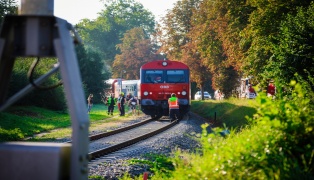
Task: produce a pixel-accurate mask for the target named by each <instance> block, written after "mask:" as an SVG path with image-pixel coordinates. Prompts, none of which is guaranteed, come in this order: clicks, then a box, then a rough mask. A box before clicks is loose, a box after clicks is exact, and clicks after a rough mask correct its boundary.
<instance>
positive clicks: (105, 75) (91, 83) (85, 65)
mask: <svg viewBox="0 0 314 180" xmlns="http://www.w3.org/2000/svg"><path fill="white" fill-rule="evenodd" d="M76 52H77V58H78V63H79V67H80V71H81V77H82V82H83V85H84V89H85V95H86V96H87V95H88V94H90V93H92V94H94V97H95V98H94V99H95V103H99V102H100V100H101V98H100V96H99V93H102V92H103V90H104V89H105V83H104V81H105V80H107V79H109V77H110V73H109V71H108V70H107V67H106V66H105V64H104V63H103V62H102V61H101V57H100V54H99V53H98V52H96V51H94V50H92V49H89V48H85V47H84V46H83V45H78V46H76Z"/></svg>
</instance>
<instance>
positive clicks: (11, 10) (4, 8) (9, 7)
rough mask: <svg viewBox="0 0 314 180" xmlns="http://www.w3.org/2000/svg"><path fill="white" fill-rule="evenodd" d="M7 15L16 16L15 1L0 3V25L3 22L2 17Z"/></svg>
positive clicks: (8, 0) (3, 0) (7, 0)
mask: <svg viewBox="0 0 314 180" xmlns="http://www.w3.org/2000/svg"><path fill="white" fill-rule="evenodd" d="M8 14H11V15H12V14H17V4H16V1H15V0H1V1H0V24H2V23H3V21H4V16H5V15H8Z"/></svg>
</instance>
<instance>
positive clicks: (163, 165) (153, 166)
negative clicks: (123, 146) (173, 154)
mask: <svg viewBox="0 0 314 180" xmlns="http://www.w3.org/2000/svg"><path fill="white" fill-rule="evenodd" d="M143 158H145V160H139V159H131V160H129V163H130V164H145V165H148V166H149V170H150V171H151V172H153V173H157V172H158V173H165V174H168V173H169V172H170V171H173V170H174V166H173V164H172V161H171V159H169V157H167V156H165V155H160V154H146V155H144V157H143Z"/></svg>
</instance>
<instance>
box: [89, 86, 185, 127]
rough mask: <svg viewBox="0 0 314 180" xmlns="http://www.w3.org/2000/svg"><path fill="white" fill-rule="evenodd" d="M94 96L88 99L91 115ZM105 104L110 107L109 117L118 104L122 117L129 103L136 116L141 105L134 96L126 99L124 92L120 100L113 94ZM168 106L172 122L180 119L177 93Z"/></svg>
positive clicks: (173, 95) (170, 99)
mask: <svg viewBox="0 0 314 180" xmlns="http://www.w3.org/2000/svg"><path fill="white" fill-rule="evenodd" d="M93 97H94V96H93V94H90V95H89V96H88V98H87V105H88V109H87V112H88V113H90V111H91V109H92V107H93ZM105 103H106V104H107V105H108V112H107V114H108V115H113V111H114V107H115V105H116V103H117V105H118V109H119V111H120V116H124V115H125V104H126V103H128V105H129V106H130V108H131V110H132V114H133V115H134V116H135V115H136V110H137V107H138V105H139V100H138V98H137V97H135V96H132V94H129V95H128V96H127V98H126V97H124V93H123V92H122V93H121V94H120V95H119V98H118V99H115V98H114V95H113V94H111V95H110V96H109V97H108V98H107V99H106V100H105ZM168 104H169V117H170V119H171V121H173V120H175V119H179V102H178V98H177V97H176V94H175V93H172V94H171V97H170V98H169V99H168Z"/></svg>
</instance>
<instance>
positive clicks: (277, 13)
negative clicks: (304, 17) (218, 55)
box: [241, 0, 311, 79]
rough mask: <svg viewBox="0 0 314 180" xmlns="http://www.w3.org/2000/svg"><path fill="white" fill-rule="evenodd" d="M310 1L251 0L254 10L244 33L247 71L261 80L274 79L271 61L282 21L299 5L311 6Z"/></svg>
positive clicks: (293, 13)
mask: <svg viewBox="0 0 314 180" xmlns="http://www.w3.org/2000/svg"><path fill="white" fill-rule="evenodd" d="M310 3H311V1H295V0H287V1H268V0H254V1H249V5H250V6H251V7H252V8H254V11H253V12H252V13H251V14H250V16H249V24H248V25H247V27H246V28H245V29H244V30H243V31H242V32H241V33H242V34H243V36H242V38H243V41H246V44H249V45H248V49H247V52H245V53H246V57H245V59H244V60H245V62H246V64H245V65H244V66H245V67H244V68H245V70H246V72H251V74H254V75H255V76H257V78H258V79H265V78H273V77H267V76H269V70H270V69H269V68H268V67H269V66H268V65H269V64H272V62H271V61H272V58H271V57H272V56H273V54H274V46H276V44H278V43H279V42H278V41H277V37H278V35H279V32H280V29H279V28H280V24H281V23H282V21H285V19H286V16H287V14H291V15H295V14H296V13H297V9H298V7H302V6H303V7H308V6H309V5H310Z"/></svg>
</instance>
